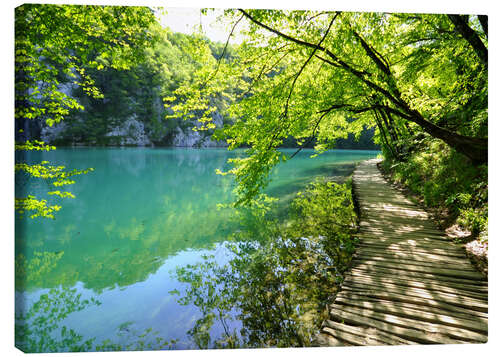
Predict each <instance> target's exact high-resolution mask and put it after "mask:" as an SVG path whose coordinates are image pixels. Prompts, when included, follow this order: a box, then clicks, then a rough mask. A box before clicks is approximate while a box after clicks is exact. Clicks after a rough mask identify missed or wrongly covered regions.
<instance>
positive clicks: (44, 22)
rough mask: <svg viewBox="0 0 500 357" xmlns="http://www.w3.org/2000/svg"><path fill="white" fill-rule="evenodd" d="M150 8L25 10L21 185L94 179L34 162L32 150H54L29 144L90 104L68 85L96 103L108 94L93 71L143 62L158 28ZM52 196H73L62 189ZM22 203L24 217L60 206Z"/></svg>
mask: <svg viewBox="0 0 500 357" xmlns="http://www.w3.org/2000/svg"><path fill="white" fill-rule="evenodd" d="M154 21H155V19H154V16H153V12H152V10H150V9H148V8H145V7H125V6H115V7H113V6H74V5H40V4H25V5H22V6H19V7H17V8H16V13H15V128H16V146H15V149H16V164H15V171H16V179H17V180H16V181H17V182H20V181H22V180H26V179H30V177H34V178H41V179H45V180H48V181H49V182H50V184H51V185H52V186H54V187H55V188H57V187H61V186H64V185H68V184H72V183H73V182H74V181H73V180H72V179H70V177H72V176H74V175H77V174H81V173H85V172H88V171H87V170H83V171H78V170H73V171H70V172H66V171H64V167H61V166H57V167H56V166H51V165H50V164H49V163H48V162H46V161H43V162H41V163H38V164H29V163H27V162H26V155H25V152H26V151H33V150H53V149H55V148H54V147H53V146H49V145H45V144H44V143H43V142H40V141H29V140H27V136H26V131H27V129H28V124H29V122H30V121H35V120H42V121H45V122H46V123H47V124H48V125H49V126H52V125H53V124H55V123H58V122H60V121H61V120H63V119H64V117H65V116H66V115H68V113H69V112H70V110H74V109H77V110H81V109H83V107H82V105H81V104H80V103H79V102H78V101H77V100H76V99H75V98H73V97H71V96H69V95H68V94H67V91H66V90H65V89H64V88H62V86H61V82H63V81H64V79H65V78H68V77H69V78H72V82H73V83H72V84H73V85H75V86H79V87H80V88H82V89H83V90H84V91H85V93H86V94H87V95H89V96H92V97H99V96H101V93H100V92H99V90H98V88H97V87H96V86H95V85H94V80H93V78H92V77H90V76H89V75H88V74H87V72H86V70H85V69H86V68H89V67H90V68H95V69H96V70H102V69H104V68H106V67H112V68H115V69H125V68H129V67H130V65H131V64H132V63H135V62H137V61H139V60H140V59H141V57H142V55H143V49H144V45H145V44H146V43H148V42H150V41H151V40H154V38H153V36H152V34H151V33H150V32H149V31H148V28H149V25H150V24H151V23H152V22H154ZM48 194H49V195H57V196H59V197H72V194H71V193H70V192H61V191H59V190H54V191H50V192H48ZM22 195H24V197H16V210H17V211H18V212H19V213H24V212H25V211H35V212H34V213H33V214H32V215H31V217H36V216H45V217H52V218H53V212H54V211H57V210H58V209H59V208H60V206H58V205H50V204H49V203H48V202H47V200H45V199H39V198H37V197H35V196H33V195H30V194H29V193H23V194H22Z"/></svg>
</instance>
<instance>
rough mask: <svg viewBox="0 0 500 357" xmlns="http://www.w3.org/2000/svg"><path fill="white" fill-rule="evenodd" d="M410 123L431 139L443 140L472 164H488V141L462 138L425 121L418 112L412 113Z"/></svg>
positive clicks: (468, 137) (462, 136)
mask: <svg viewBox="0 0 500 357" xmlns="http://www.w3.org/2000/svg"><path fill="white" fill-rule="evenodd" d="M408 119H409V120H410V121H412V122H414V123H416V124H418V125H419V126H420V127H421V128H422V129H423V130H424V131H425V132H426V133H428V134H430V135H431V136H432V137H435V138H438V139H441V140H443V141H444V142H445V143H447V144H448V145H449V146H451V147H452V148H453V149H455V150H457V151H458V152H460V153H462V154H464V155H465V156H467V157H468V158H469V159H471V160H472V162H473V163H474V164H484V163H487V162H488V139H484V138H474V137H470V136H464V135H460V134H457V133H454V132H452V131H449V130H446V129H444V128H441V127H439V126H437V125H435V124H433V123H431V122H429V121H427V120H425V119H424V118H423V117H422V115H421V114H420V113H419V112H416V111H412V116H411V119H410V118H408Z"/></svg>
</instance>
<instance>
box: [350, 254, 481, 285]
mask: <svg viewBox="0 0 500 357" xmlns="http://www.w3.org/2000/svg"><path fill="white" fill-rule="evenodd" d="M352 266H353V268H354V267H365V266H380V267H384V268H389V269H396V270H402V271H409V272H418V273H427V274H433V275H436V280H439V277H438V276H449V277H454V278H460V279H471V280H482V279H484V277H483V276H482V275H481V273H479V272H477V271H464V270H456V269H449V268H448V269H444V268H430V267H422V266H418V265H411V264H405V265H400V264H394V263H388V262H377V261H373V260H370V261H368V260H359V259H357V258H355V259H353V261H352Z"/></svg>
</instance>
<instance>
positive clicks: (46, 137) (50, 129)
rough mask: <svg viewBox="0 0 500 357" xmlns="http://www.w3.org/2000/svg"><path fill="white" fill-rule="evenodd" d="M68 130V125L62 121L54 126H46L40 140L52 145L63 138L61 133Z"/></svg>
mask: <svg viewBox="0 0 500 357" xmlns="http://www.w3.org/2000/svg"><path fill="white" fill-rule="evenodd" d="M65 130H66V123H65V122H63V121H61V122H59V123H57V124H54V125H52V126H44V127H43V128H42V131H41V132H40V139H42V141H43V142H45V143H49V144H50V143H52V142H53V141H54V140H56V139H57V138H60V137H61V133H63V132H64V131H65Z"/></svg>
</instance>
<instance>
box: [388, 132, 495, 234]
mask: <svg viewBox="0 0 500 357" xmlns="http://www.w3.org/2000/svg"><path fill="white" fill-rule="evenodd" d="M384 167H385V169H386V170H387V171H389V172H392V175H393V178H394V179H395V180H396V181H398V182H401V183H403V184H404V185H406V186H408V187H409V188H410V189H411V190H412V191H413V192H414V193H416V194H418V195H420V196H421V197H423V199H424V203H425V204H426V205H428V206H430V207H434V208H437V209H438V210H441V211H442V210H447V211H448V212H449V214H450V215H451V217H450V218H451V221H452V222H453V221H455V220H456V222H457V223H458V224H459V225H460V226H462V228H465V229H467V230H469V231H470V232H471V233H472V234H473V236H477V235H479V233H481V232H483V234H482V235H483V236H487V228H488V168H487V166H486V165H482V166H479V167H475V166H472V165H470V163H469V162H468V160H467V159H466V158H464V156H463V155H461V154H459V153H457V152H456V151H454V150H451V149H450V148H449V147H447V146H446V145H444V144H443V143H442V142H439V141H437V140H434V139H431V138H425V139H423V142H421V143H420V146H419V149H418V150H415V151H414V152H413V153H412V154H411V155H410V156H409V157H408V159H407V160H406V161H403V162H398V161H396V160H394V159H392V160H391V159H389V160H386V161H384Z"/></svg>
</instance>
